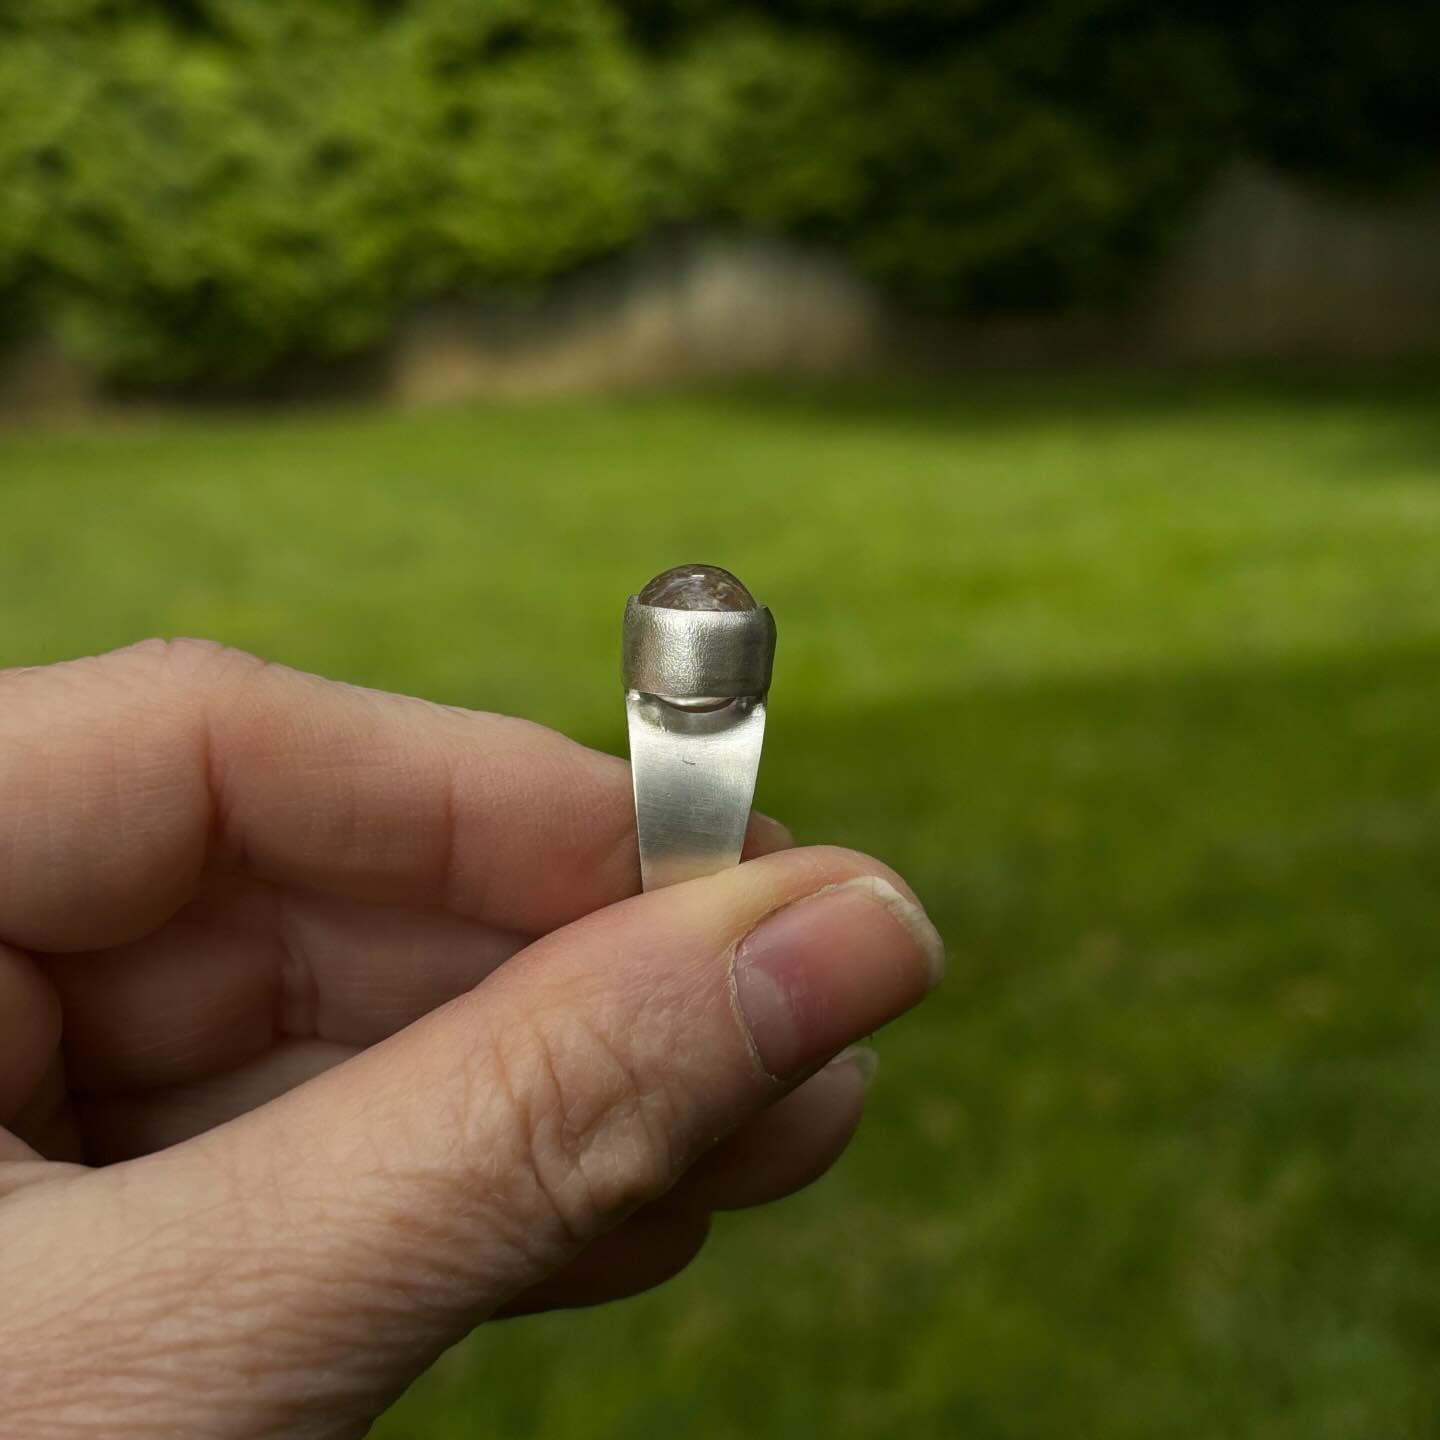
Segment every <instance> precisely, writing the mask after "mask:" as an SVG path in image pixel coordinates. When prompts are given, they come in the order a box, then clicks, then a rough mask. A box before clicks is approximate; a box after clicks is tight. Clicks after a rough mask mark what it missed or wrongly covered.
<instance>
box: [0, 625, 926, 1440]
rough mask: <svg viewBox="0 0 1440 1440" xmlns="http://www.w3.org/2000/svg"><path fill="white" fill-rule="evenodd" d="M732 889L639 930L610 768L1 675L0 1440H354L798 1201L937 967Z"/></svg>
mask: <svg viewBox="0 0 1440 1440" xmlns="http://www.w3.org/2000/svg"><path fill="white" fill-rule="evenodd" d="M747 857H748V858H747V860H746V862H745V863H743V864H741V865H740V866H738V867H736V868H735V869H733V870H730V871H727V872H725V873H723V874H720V875H716V876H712V877H709V878H707V879H702V880H695V881H691V882H688V883H686V884H683V885H677V886H674V887H672V888H670V889H668V890H662V891H659V892H655V893H652V894H647V895H638V894H637V893H636V891H637V890H638V876H637V868H636V857H635V836H634V819H633V813H632V804H631V797H630V783H629V772H628V769H627V767H626V766H625V765H624V763H623V762H621V761H619V760H616V759H614V758H612V757H609V756H605V755H600V754H597V753H595V752H593V751H589V750H586V749H584V748H583V747H581V746H579V745H576V744H574V743H572V742H571V741H569V740H566V739H564V738H563V737H561V736H559V735H556V734H554V733H553V732H550V731H547V730H545V729H542V728H541V727H539V726H535V725H532V724H529V723H527V722H525V721H521V720H515V719H510V718H507V717H504V716H498V715H488V714H477V713H473V712H468V711H461V710H456V709H452V708H446V707H441V706H437V705H432V704H428V703H426V702H424V701H420V700H414V699H409V698H405V697H401V696H394V695H385V694H380V693H378V692H374V691H366V690H359V689H354V688H351V687H347V686H342V685H337V684H334V683H332V682H329V681H325V680H320V679H317V678H315V677H313V676H308V675H302V674H299V673H297V672H294V671H290V670H286V669H284V668H282V667H279V666H272V665H266V664H264V663H263V662H261V661H259V660H257V659H255V658H254V657H251V656H248V655H243V654H240V653H237V652H235V651H230V650H225V649H223V648H221V647H218V646H213V645H208V644H205V643H203V642H196V641H180V642H169V643H162V642H147V643H146V644H144V645H140V646H135V647H133V648H131V649H128V650H123V651H118V652H116V653H114V654H111V655H107V656H102V657H99V658H96V659H89V660H80V661H75V662H72V663H68V664H63V665H55V666H50V667H44V668H38V669H30V670H12V671H0V1396H3V1404H0V1440H22V1437H23V1440H50V1437H60V1436H64V1437H66V1440H77V1437H78V1440H85V1437H91V1436H94V1437H100V1436H104V1437H106V1440H127V1437H140V1436H144V1437H146V1440H162V1437H174V1440H180V1437H184V1440H233V1437H245V1440H250V1437H260V1436H265V1437H283V1440H300V1437H305V1440H312V1437H320V1440H333V1437H349V1436H358V1435H363V1434H364V1433H365V1431H366V1429H367V1428H368V1426H369V1424H370V1422H371V1421H372V1420H373V1419H374V1417H375V1416H376V1415H377V1414H378V1413H379V1412H380V1411H381V1410H382V1409H384V1408H385V1406H386V1405H388V1404H389V1403H390V1402H391V1401H392V1400H393V1399H394V1398H395V1397H396V1396H397V1395H398V1394H399V1393H400V1392H401V1391H402V1390H403V1389H404V1388H405V1386H406V1385H408V1384H409V1383H410V1381H412V1380H413V1379H414V1378H415V1377H416V1376H417V1375H418V1374H419V1373H420V1372H421V1371H422V1370H423V1369H424V1368H425V1367H426V1366H427V1365H428V1364H429V1363H430V1362H431V1361H433V1360H434V1359H435V1358H436V1356H438V1355H439V1354H440V1353H441V1351H443V1350H444V1349H445V1348H446V1347H447V1346H449V1345H451V1344H453V1343H454V1342H455V1341H456V1340H458V1339H459V1338H460V1337H461V1336H462V1335H464V1334H465V1333H466V1332H467V1331H469V1330H470V1329H472V1328H473V1327H474V1326H476V1325H477V1324H479V1323H481V1322H483V1321H485V1320H487V1319H489V1318H491V1317H493V1316H496V1315H505V1314H515V1313H520V1312H524V1311H528V1310H537V1309H545V1308H550V1307H557V1306H573V1305H585V1304H593V1303H596V1302H599V1301H603V1300H609V1299H615V1298H618V1297H621V1296H624V1295H628V1294H633V1293H635V1292H637V1291H640V1290H643V1289H646V1288H648V1287H650V1286H652V1285H655V1284H658V1283H659V1282H661V1281H662V1280H664V1279H666V1278H668V1277H669V1276H671V1275H673V1274H674V1273H676V1272H677V1271H678V1270H680V1269H681V1268H682V1267H683V1266H684V1265H685V1264H686V1263H687V1262H688V1261H689V1260H690V1259H691V1258H693V1256H694V1255H695V1254H696V1253H697V1251H698V1250H699V1248H700V1246H701V1244H702V1243H703V1241H704V1239H705V1232H706V1227H707V1223H708V1219H709V1216H710V1214H711V1213H712V1212H713V1211H716V1210H724V1209H733V1208H739V1207H743V1206H749V1205H755V1204H761V1203H765V1202H768V1201H771V1200H775V1199H778V1198H780V1197H782V1196H784V1195H787V1194H789V1193H791V1192H793V1191H794V1190H796V1189H798V1188H799V1187H801V1186H803V1185H805V1184H807V1183H809V1182H810V1181H811V1180H813V1179H815V1178H816V1177H817V1176H819V1175H820V1174H821V1173H823V1172H824V1170H825V1169H826V1168H827V1167H828V1166H829V1165H830V1164H831V1163H832V1162H833V1161H834V1160H835V1159H836V1158H837V1157H838V1155H839V1154H840V1152H841V1151H842V1150H843V1148H844V1146H845V1144H846V1143H847V1142H848V1140H849V1138H850V1136H851V1134H852V1132H853V1131H854V1128H855V1126H856V1124H857V1123H858V1120H859V1115H860V1108H861V1103H862V1092H863V1089H864V1082H865V1079H866V1073H867V1070H868V1068H869V1067H868V1065H867V1062H866V1059H865V1053H864V1052H861V1054H860V1055H859V1056H858V1057H853V1058H851V1057H849V1056H847V1055H844V1054H841V1052H843V1051H845V1049H846V1047H847V1046H849V1045H850V1044H851V1043H852V1042H853V1041H855V1040H857V1039H859V1038H861V1037H863V1036H865V1035H867V1034H868V1033H869V1032H871V1031H873V1030H874V1029H876V1028H877V1027H878V1026H880V1025H882V1024H884V1023H885V1022H886V1021H888V1020H890V1019H892V1018H893V1017H894V1016H896V1015H898V1014H900V1013H901V1012H902V1011H904V1010H906V1009H908V1008H909V1007H911V1006H912V1005H914V1004H915V1003H917V1002H918V1001H919V1000H920V999H921V998H922V997H923V996H924V995H925V993H926V992H927V991H928V990H929V989H930V988H931V987H932V986H933V985H934V983H935V982H936V980H937V979H938V978H939V975H940V971H941V968H942V951H941V947H940V942H939V939H938V937H937V936H936V934H935V932H934V930H933V928H932V927H931V926H930V925H929V922H928V921H927V920H926V919H925V918H924V915H923V912H922V911H921V910H920V908H919V905H918V902H917V901H916V900H915V897H914V895H913V893H912V892H911V891H910V890H909V888H908V887H907V886H906V885H905V883H904V882H903V881H902V880H901V879H900V878H899V877H898V876H896V875H895V874H894V873H893V872H892V871H890V870H888V869H887V868H886V867H885V866H884V865H882V864H880V863H879V862H877V861H875V860H872V859H868V858H866V857H865V856H862V855H858V854H856V853H854V852H851V851H846V850H839V849H828V848H814V849H796V848H791V847H790V845H789V839H788V836H787V835H786V833H785V832H784V830H783V829H782V828H781V827H779V826H778V825H776V824H775V823H774V822H771V821H766V820H763V819H759V818H757V819H756V820H755V821H754V822H753V823H752V826H751V832H750V837H749V841H748V844H747ZM837 1055H839V1056H840V1058H839V1059H838V1060H836V1059H835V1057H836V1056H837ZM832 1061H833V1062H834V1063H830V1062H832ZM756 1283H757V1284H763V1283H764V1280H763V1277H761V1278H759V1279H757V1282H756Z"/></svg>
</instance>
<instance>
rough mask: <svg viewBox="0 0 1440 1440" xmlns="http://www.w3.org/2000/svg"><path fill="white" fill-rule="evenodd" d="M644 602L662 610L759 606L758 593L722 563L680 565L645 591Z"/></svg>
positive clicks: (727, 608)
mask: <svg viewBox="0 0 1440 1440" xmlns="http://www.w3.org/2000/svg"><path fill="white" fill-rule="evenodd" d="M640 603H641V604H642V605H654V606H656V607H657V608H658V609H661V610H755V609H757V608H758V607H757V606H756V604H755V597H754V596H753V595H752V594H751V593H750V592H749V591H748V590H747V589H746V588H745V587H744V586H743V585H742V584H741V583H740V582H739V581H738V580H737V579H736V578H735V577H734V576H733V575H732V574H731V573H730V572H729V571H728V570H722V569H721V568H720V567H719V566H718V565H677V566H675V568H674V569H673V570H666V571H665V572H664V573H663V574H661V575H657V576H656V577H655V578H654V579H653V580H652V581H651V582H650V583H649V584H648V585H647V586H646V587H645V588H644V589H643V590H642V591H641V592H640Z"/></svg>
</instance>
